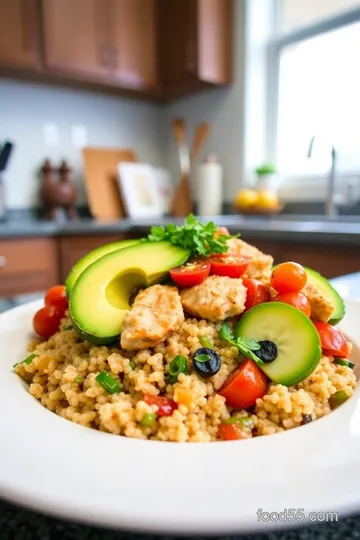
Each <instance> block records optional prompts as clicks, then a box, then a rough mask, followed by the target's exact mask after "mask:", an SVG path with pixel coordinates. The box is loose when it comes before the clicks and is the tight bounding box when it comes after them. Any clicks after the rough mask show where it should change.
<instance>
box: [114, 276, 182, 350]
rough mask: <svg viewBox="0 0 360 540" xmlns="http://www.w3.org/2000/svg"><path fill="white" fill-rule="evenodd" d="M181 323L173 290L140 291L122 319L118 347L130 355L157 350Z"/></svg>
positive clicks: (153, 288) (174, 289)
mask: <svg viewBox="0 0 360 540" xmlns="http://www.w3.org/2000/svg"><path fill="white" fill-rule="evenodd" d="M183 322H184V311H183V308H182V305H181V300H180V295H179V292H178V290H177V288H176V287H170V286H165V285H153V286H152V287H148V288H147V289H144V290H143V291H141V292H140V293H139V294H138V295H137V296H136V298H135V301H134V303H133V305H132V307H131V309H130V310H129V311H128V313H127V314H126V316H125V319H124V322H123V326H122V331H121V338H120V341H121V347H122V348H123V349H127V350H129V351H134V350H139V349H147V348H148V347H156V345H159V343H161V342H162V341H165V339H167V338H168V337H169V336H171V335H172V334H173V333H174V332H176V331H177V330H178V329H179V327H180V326H181V324H182V323H183Z"/></svg>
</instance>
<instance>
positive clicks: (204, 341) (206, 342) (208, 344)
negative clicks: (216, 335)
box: [199, 336, 214, 349]
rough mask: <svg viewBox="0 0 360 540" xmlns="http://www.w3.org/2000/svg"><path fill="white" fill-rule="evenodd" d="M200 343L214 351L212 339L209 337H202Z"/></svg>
mask: <svg viewBox="0 0 360 540" xmlns="http://www.w3.org/2000/svg"><path fill="white" fill-rule="evenodd" d="M199 341H200V343H201V345H202V346H203V347H206V348H207V349H213V348H214V347H213V346H212V344H211V341H210V339H209V338H208V337H207V336H200V337H199Z"/></svg>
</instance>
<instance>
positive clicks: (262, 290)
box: [243, 278, 270, 311]
mask: <svg viewBox="0 0 360 540" xmlns="http://www.w3.org/2000/svg"><path fill="white" fill-rule="evenodd" d="M243 284H244V286H245V287H246V301H245V310H244V311H247V310H248V309H251V308H252V307H254V306H256V305H257V304H262V303H263V302H268V301H269V300H270V291H269V289H267V287H265V285H263V284H262V283H261V281H258V280H257V279H250V278H245V279H243Z"/></svg>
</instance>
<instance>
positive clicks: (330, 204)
mask: <svg viewBox="0 0 360 540" xmlns="http://www.w3.org/2000/svg"><path fill="white" fill-rule="evenodd" d="M315 139H316V135H314V136H313V137H312V138H311V141H310V144H309V148H308V152H307V157H308V158H311V156H312V152H313V146H314V141H315ZM336 162H337V152H336V150H335V147H334V145H333V144H332V145H331V168H330V171H329V180H328V186H327V194H326V203H325V213H326V215H327V216H336V215H337V208H336V204H335V172H336Z"/></svg>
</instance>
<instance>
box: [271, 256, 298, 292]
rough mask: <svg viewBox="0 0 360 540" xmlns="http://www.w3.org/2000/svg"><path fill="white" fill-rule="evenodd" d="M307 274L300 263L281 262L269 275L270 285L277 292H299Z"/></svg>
mask: <svg viewBox="0 0 360 540" xmlns="http://www.w3.org/2000/svg"><path fill="white" fill-rule="evenodd" d="M306 280H307V274H306V271H305V270H304V268H303V267H302V266H301V264H297V263H294V262H285V263H281V264H279V265H278V266H276V267H275V268H274V270H273V271H272V273H271V276H270V285H271V286H272V288H273V289H275V291H277V292H279V293H285V292H299V291H301V289H302V288H303V287H305V285H306Z"/></svg>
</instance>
